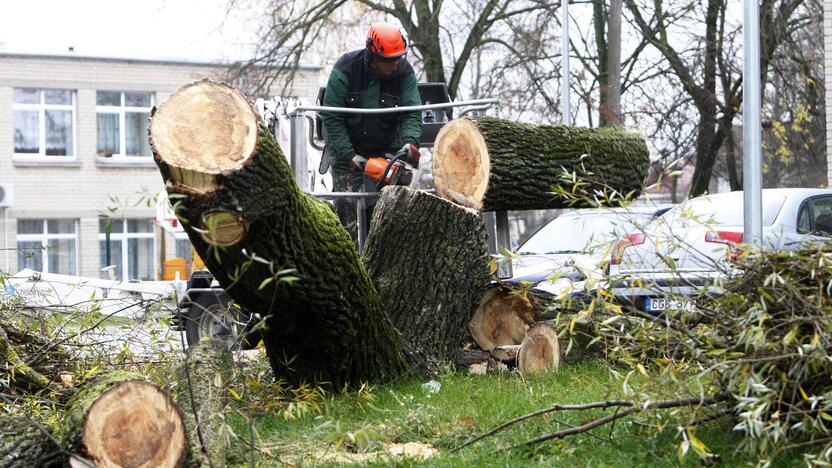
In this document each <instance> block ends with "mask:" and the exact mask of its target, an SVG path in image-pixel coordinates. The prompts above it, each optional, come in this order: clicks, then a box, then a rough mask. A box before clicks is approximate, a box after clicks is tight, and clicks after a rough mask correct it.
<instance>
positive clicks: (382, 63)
mask: <svg viewBox="0 0 832 468" xmlns="http://www.w3.org/2000/svg"><path fill="white" fill-rule="evenodd" d="M371 57H372V58H371V59H370V67H371V68H372V69H373V71H374V72H375V73H376V75H378V76H380V77H383V78H390V77H393V76H397V75H398V74H400V73H401V72H402V71H403V70H404V55H402V56H399V57H394V58H387V57H380V56H378V55H375V54H372V55H371Z"/></svg>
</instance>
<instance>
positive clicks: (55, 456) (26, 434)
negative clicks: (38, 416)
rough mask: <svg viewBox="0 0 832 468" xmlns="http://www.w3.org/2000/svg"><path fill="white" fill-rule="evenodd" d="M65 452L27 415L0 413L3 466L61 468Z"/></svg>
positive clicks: (0, 449) (0, 460)
mask: <svg viewBox="0 0 832 468" xmlns="http://www.w3.org/2000/svg"><path fill="white" fill-rule="evenodd" d="M64 461H65V456H64V452H63V450H61V448H60V447H58V445H57V444H56V443H55V442H54V440H53V439H52V438H51V437H49V436H48V435H47V434H45V433H44V432H43V431H41V429H40V428H39V427H38V426H37V425H36V424H35V423H34V421H33V420H32V419H31V418H30V417H28V416H26V415H12V414H7V413H5V412H2V413H0V466H4V467H24V466H39V467H51V466H62V465H63V464H64Z"/></svg>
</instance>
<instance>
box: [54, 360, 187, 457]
mask: <svg viewBox="0 0 832 468" xmlns="http://www.w3.org/2000/svg"><path fill="white" fill-rule="evenodd" d="M62 427H63V428H64V430H65V431H66V434H65V437H64V443H63V445H64V446H65V447H66V449H67V450H68V451H69V452H71V453H78V454H81V455H82V456H84V457H86V458H89V459H91V460H93V461H94V462H95V463H96V465H98V466H158V467H178V466H180V465H181V464H182V462H183V461H184V460H185V456H186V454H187V451H188V434H187V432H186V430H185V425H184V423H183V421H182V413H181V412H180V411H179V408H178V407H177V406H176V404H174V402H173V400H171V398H170V395H168V393H167V392H165V391H163V390H162V389H160V388H159V387H157V386H156V385H154V384H152V383H150V382H147V381H146V380H145V379H144V377H143V376H142V375H141V374H137V373H133V372H123V371H116V372H112V373H110V374H108V375H106V376H104V377H102V378H100V379H98V380H96V381H93V382H91V383H90V384H87V385H86V386H85V387H83V388H82V389H81V390H80V391H79V392H78V393H77V394H75V396H73V397H72V398H70V400H69V401H68V402H67V406H66V411H65V412H64V420H63V422H62Z"/></svg>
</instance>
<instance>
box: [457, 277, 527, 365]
mask: <svg viewBox="0 0 832 468" xmlns="http://www.w3.org/2000/svg"><path fill="white" fill-rule="evenodd" d="M535 319H536V316H535V307H534V304H533V303H532V302H530V300H529V298H528V297H524V296H521V295H517V294H511V292H510V291H509V290H507V289H504V288H501V287H495V288H491V289H489V290H488V292H486V293H485V295H483V297H482V300H480V304H479V306H478V307H477V310H476V312H475V313H474V316H473V318H472V319H471V321H470V322H469V323H468V331H469V332H470V333H471V337H472V338H473V339H474V341H475V342H476V343H477V346H479V347H480V349H483V350H485V351H491V350H493V349H495V348H496V347H498V346H502V345H519V344H520V343H521V342H522V341H523V338H524V337H525V336H526V330H528V328H529V326H530V325H531V324H533V323H534V322H535Z"/></svg>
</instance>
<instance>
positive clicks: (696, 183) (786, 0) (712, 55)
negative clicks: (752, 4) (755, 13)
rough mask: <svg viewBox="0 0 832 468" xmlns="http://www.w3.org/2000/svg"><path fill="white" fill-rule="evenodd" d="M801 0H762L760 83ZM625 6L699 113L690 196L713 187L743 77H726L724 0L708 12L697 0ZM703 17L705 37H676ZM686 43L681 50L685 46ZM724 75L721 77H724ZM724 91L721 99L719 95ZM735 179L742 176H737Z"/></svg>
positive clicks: (630, 0)
mask: <svg viewBox="0 0 832 468" xmlns="http://www.w3.org/2000/svg"><path fill="white" fill-rule="evenodd" d="M802 4H803V1H802V0H763V1H762V4H761V8H760V12H761V14H760V30H761V31H763V34H762V37H761V44H760V56H761V60H760V73H761V81H762V82H763V83H765V77H766V75H767V73H768V69H769V65H770V63H771V60H772V57H773V56H774V52H775V51H776V49H777V48H778V47H779V46H780V45H781V44H782V42H783V40H784V38H785V37H787V36H788V35H789V34H790V33H791V32H793V30H794V28H795V23H794V22H795V14H796V12H798V9H799V7H800V6H801V5H802ZM626 5H627V8H628V10H629V11H630V13H631V14H632V17H633V22H634V24H635V25H636V26H637V27H638V28H639V30H640V31H641V32H642V34H643V35H644V37H645V38H647V39H648V40H649V41H650V44H651V45H652V46H653V47H655V48H656V50H658V51H659V52H660V53H661V54H662V56H663V57H664V59H665V60H666V61H667V62H668V64H669V65H670V68H671V70H672V71H673V73H674V74H675V75H676V76H677V77H678V78H679V81H680V82H681V85H682V88H683V89H684V90H685V93H687V94H688V95H689V96H690V98H691V100H692V102H693V104H694V106H695V107H696V110H697V112H698V114H699V117H698V122H697V139H696V160H695V169H694V175H693V184H692V187H691V192H690V195H692V196H695V195H699V194H702V193H704V192H706V191H707V190H708V185H709V183H710V181H711V176H712V173H713V168H714V163H715V162H716V159H717V155H718V153H719V150H720V148H721V147H722V145H723V143H724V142H725V139H726V137H727V135H728V134H729V133H730V129H731V128H732V126H733V121H734V117H735V116H736V115H737V113H738V112H739V110H740V106H741V104H742V77H741V75H739V76H737V75H734V74H732V75H730V76H729V75H727V74H726V72H727V70H728V68H727V67H726V66H724V63H722V61H725V62H726V63H727V60H726V57H729V56H728V55H726V47H725V39H726V37H727V36H726V24H727V22H726V17H727V15H726V11H727V6H728V2H727V1H725V0H708V1H707V2H704V5H702V6H703V7H704V10H702V9H700V4H699V3H695V2H688V1H683V2H674V1H672V0H671V1H665V0H653V1H652V2H650V4H639V3H637V2H636V0H626ZM699 18H702V19H704V35H703V36H694V37H692V38H689V39H688V40H687V41H685V42H682V43H681V46H680V41H674V40H673V39H672V38H678V37H683V35H684V31H700V30H702V29H703V28H702V27H701V26H702V25H701V24H700V20H699ZM680 47H681V48H680ZM720 73H722V75H721V76H720ZM720 92H721V94H722V99H720V96H719V94H720ZM733 180H734V182H736V180H737V178H736V177H734V178H733Z"/></svg>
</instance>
